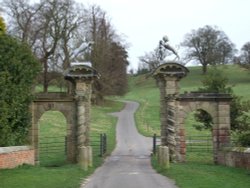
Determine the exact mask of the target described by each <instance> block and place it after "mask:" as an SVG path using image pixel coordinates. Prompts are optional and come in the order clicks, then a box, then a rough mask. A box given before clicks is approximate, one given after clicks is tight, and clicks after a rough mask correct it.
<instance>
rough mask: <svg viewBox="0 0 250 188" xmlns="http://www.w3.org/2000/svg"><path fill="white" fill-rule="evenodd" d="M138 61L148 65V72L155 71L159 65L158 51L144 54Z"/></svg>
mask: <svg viewBox="0 0 250 188" xmlns="http://www.w3.org/2000/svg"><path fill="white" fill-rule="evenodd" d="M139 60H140V62H142V63H145V64H147V65H148V66H147V67H148V68H149V71H152V70H154V69H156V68H157V67H158V66H159V65H160V59H159V55H158V49H155V50H154V51H152V52H148V53H145V54H144V56H141V57H139Z"/></svg>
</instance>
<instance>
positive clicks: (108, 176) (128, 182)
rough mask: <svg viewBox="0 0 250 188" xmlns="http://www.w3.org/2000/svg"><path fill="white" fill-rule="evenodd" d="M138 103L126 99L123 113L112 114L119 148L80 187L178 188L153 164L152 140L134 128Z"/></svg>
mask: <svg viewBox="0 0 250 188" xmlns="http://www.w3.org/2000/svg"><path fill="white" fill-rule="evenodd" d="M138 106H139V104H138V103H136V102H128V101H127V102H126V105H125V108H124V109H123V110H122V111H121V112H118V113H113V115H115V116H117V117H118V123H117V129H116V134H117V135H116V138H117V146H116V149H115V150H114V151H113V153H112V155H111V156H110V157H108V158H107V159H106V161H105V162H104V164H103V166H101V167H100V168H98V169H97V170H96V171H95V173H94V174H93V175H92V176H90V177H89V178H88V179H87V180H86V181H85V182H84V183H83V184H82V186H81V188H161V187H162V188H163V187H164V188H177V187H176V186H175V185H174V182H173V181H172V180H170V179H168V178H166V177H164V176H162V175H160V174H157V173H156V172H155V170H153V169H152V167H151V164H150V153H151V149H152V139H151V138H146V137H144V136H142V135H140V134H139V133H138V132H137V129H136V127H135V122H134V112H135V111H136V109H137V108H138Z"/></svg>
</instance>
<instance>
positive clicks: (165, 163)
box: [157, 146, 170, 169]
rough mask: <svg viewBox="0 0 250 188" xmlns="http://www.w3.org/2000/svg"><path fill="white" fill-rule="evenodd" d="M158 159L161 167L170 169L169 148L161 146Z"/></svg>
mask: <svg viewBox="0 0 250 188" xmlns="http://www.w3.org/2000/svg"><path fill="white" fill-rule="evenodd" d="M157 159H158V163H159V165H160V166H161V167H162V168H164V169H167V168H169V167H170V163H169V149H168V147H167V146H159V148H158V156H157Z"/></svg>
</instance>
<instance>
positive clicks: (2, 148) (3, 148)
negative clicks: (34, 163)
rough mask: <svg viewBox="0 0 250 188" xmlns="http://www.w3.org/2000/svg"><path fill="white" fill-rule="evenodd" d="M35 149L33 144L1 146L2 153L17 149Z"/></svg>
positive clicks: (0, 152)
mask: <svg viewBox="0 0 250 188" xmlns="http://www.w3.org/2000/svg"><path fill="white" fill-rule="evenodd" d="M30 149H33V147H32V146H10V147H0V154H4V153H11V152H17V151H26V150H30Z"/></svg>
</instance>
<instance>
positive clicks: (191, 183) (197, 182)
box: [152, 157, 250, 188]
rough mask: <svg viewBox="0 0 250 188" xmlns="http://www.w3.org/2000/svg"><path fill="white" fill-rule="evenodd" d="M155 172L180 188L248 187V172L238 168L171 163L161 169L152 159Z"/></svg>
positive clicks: (249, 179) (249, 174) (201, 163)
mask: <svg viewBox="0 0 250 188" xmlns="http://www.w3.org/2000/svg"><path fill="white" fill-rule="evenodd" d="M152 165H153V167H154V168H155V169H156V171H157V172H158V173H160V174H162V175H164V176H167V177H169V178H171V179H174V180H175V182H176V185H177V186H178V187H180V188H194V187H195V188H215V187H220V188H235V187H237V188H246V187H249V186H250V171H248V170H245V169H239V168H232V167H226V166H219V165H214V164H207V163H204V162H187V163H171V164H170V168H169V169H167V170H166V169H162V168H161V167H160V166H159V165H158V164H157V161H156V157H153V158H152Z"/></svg>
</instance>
